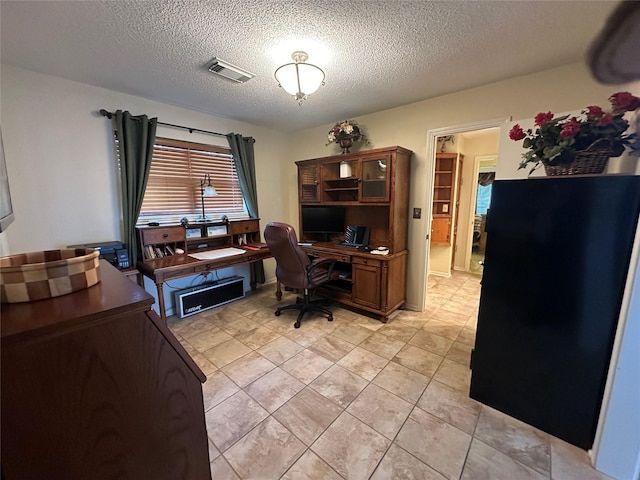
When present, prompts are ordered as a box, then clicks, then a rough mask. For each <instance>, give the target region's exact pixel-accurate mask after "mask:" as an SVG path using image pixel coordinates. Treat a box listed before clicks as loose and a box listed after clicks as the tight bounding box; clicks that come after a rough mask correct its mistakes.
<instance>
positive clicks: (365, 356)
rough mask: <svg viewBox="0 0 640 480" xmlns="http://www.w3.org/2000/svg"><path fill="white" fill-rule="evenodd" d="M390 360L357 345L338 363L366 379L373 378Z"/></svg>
mask: <svg viewBox="0 0 640 480" xmlns="http://www.w3.org/2000/svg"><path fill="white" fill-rule="evenodd" d="M387 363H389V360H388V359H386V358H384V357H381V356H380V355H376V354H375V353H373V352H370V351H368V350H365V349H364V348H360V347H356V348H354V349H353V350H351V351H350V352H349V353H347V354H346V355H345V356H344V357H342V359H341V360H340V361H339V362H338V363H337V364H338V365H340V366H341V367H344V368H346V369H347V370H350V371H351V372H353V373H355V374H356V375H358V376H360V377H362V378H364V379H365V380H369V381H371V380H373V379H374V377H375V376H376V375H378V373H380V371H381V370H382V369H383V368H384V367H385V366H386V365H387Z"/></svg>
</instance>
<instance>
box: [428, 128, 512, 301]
mask: <svg viewBox="0 0 640 480" xmlns="http://www.w3.org/2000/svg"><path fill="white" fill-rule="evenodd" d="M510 121H511V117H506V118H505V117H501V118H493V119H489V120H483V121H479V122H473V123H464V124H460V125H452V126H449V127H442V128H434V129H431V130H428V131H427V150H426V158H427V162H428V166H427V169H426V170H427V181H426V185H425V188H426V189H427V194H426V198H425V202H426V203H425V205H423V211H424V212H425V213H426V214H427V216H426V217H425V218H426V221H425V222H423V223H422V228H421V230H422V231H421V232H420V238H423V239H425V244H426V247H425V248H424V249H422V250H421V251H420V252H419V254H420V258H419V259H418V260H419V262H420V264H421V265H422V275H420V277H419V281H420V285H419V287H420V288H419V289H418V291H419V292H420V294H419V298H418V301H417V304H418V306H419V308H420V311H422V312H424V311H425V309H426V307H427V276H428V275H429V250H430V245H429V244H430V242H429V234H430V232H431V221H432V210H433V187H434V181H435V168H436V166H435V163H436V162H435V158H436V150H437V147H438V142H437V138H438V137H443V136H445V135H455V134H457V133H464V132H470V131H473V130H483V129H485V128H492V127H498V128H500V127H501V126H502V125H503V124H504V123H506V122H510Z"/></svg>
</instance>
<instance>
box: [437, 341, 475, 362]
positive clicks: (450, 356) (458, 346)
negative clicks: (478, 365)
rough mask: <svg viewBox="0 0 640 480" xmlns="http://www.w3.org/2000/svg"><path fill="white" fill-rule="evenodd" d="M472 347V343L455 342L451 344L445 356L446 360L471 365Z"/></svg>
mask: <svg viewBox="0 0 640 480" xmlns="http://www.w3.org/2000/svg"><path fill="white" fill-rule="evenodd" d="M472 348H473V347H472V346H471V345H467V344H465V343H462V342H453V345H451V348H450V349H449V351H448V352H447V355H446V356H445V357H444V358H445V360H451V361H452V362H456V363H459V364H460V365H465V366H466V367H469V365H470V364H471V349H472Z"/></svg>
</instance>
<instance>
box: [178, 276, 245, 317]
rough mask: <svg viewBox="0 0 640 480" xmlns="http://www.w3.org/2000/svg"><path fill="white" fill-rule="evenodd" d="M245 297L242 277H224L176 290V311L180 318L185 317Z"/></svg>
mask: <svg viewBox="0 0 640 480" xmlns="http://www.w3.org/2000/svg"><path fill="white" fill-rule="evenodd" d="M243 297H244V279H243V278H242V277H237V276H236V277H229V278H223V279H221V280H219V281H217V282H215V283H206V284H203V285H199V286H197V287H192V288H187V289H185V290H180V291H177V292H175V300H176V312H177V313H178V315H180V318H185V317H188V316H190V315H195V314H196V313H200V312H204V311H205V310H209V309H211V308H213V307H217V306H219V305H223V304H225V303H229V302H233V301H234V300H237V299H239V298H243Z"/></svg>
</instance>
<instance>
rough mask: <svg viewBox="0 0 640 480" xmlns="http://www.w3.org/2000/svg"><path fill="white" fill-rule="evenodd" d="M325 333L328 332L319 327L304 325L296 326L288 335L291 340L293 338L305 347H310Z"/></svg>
mask: <svg viewBox="0 0 640 480" xmlns="http://www.w3.org/2000/svg"><path fill="white" fill-rule="evenodd" d="M325 335H326V333H325V332H323V331H322V330H320V329H319V328H314V327H313V326H311V325H304V328H303V327H300V328H296V329H294V330H293V331H292V332H289V333H287V335H286V336H287V338H288V339H289V340H293V341H294V342H296V343H298V344H300V345H302V346H303V347H308V346H309V345H311V344H312V343H315V342H317V341H318V340H319V339H321V338H322V337H324V336H325Z"/></svg>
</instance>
